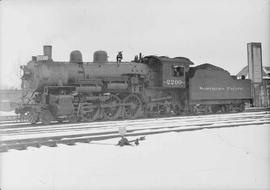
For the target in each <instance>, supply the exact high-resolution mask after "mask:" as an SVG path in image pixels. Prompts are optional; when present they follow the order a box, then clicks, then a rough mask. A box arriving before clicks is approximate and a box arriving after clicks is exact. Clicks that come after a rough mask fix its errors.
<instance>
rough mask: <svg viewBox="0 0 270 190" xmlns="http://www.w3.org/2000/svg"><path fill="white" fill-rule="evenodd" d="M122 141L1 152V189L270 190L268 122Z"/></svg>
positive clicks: (269, 133)
mask: <svg viewBox="0 0 270 190" xmlns="http://www.w3.org/2000/svg"><path fill="white" fill-rule="evenodd" d="M130 139H132V137H130ZM117 141H118V139H111V140H106V141H99V142H93V143H90V144H76V145H74V146H67V145H58V147H56V148H50V147H41V148H28V149H27V150H24V151H17V150H11V151H9V152H7V153H2V154H0V162H1V163H0V164H1V165H0V171H1V173H0V184H1V185H0V187H1V189H2V190H17V189H18V190H19V189H20V190H21V189H27V190H31V189H35V190H62V189H66V190H68V189H101V190H102V189H118V190H122V189H190V188H194V189H270V144H269V142H270V128H269V127H268V126H267V125H260V126H245V127H236V128H223V129H209V130H207V129H206V130H200V131H190V132H182V133H174V132H173V133H167V134H160V135H151V136H147V137H146V140H145V141H142V142H141V144H140V145H139V146H126V147H118V146H114V145H113V144H115V143H117Z"/></svg>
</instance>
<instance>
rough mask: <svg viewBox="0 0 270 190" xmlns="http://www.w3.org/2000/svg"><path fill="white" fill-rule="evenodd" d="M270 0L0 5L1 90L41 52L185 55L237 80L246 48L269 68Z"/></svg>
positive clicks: (30, 0)
mask: <svg viewBox="0 0 270 190" xmlns="http://www.w3.org/2000/svg"><path fill="white" fill-rule="evenodd" d="M269 21H270V0H203V1H202V0H91V1H86V0H85V1H83V0H81V1H79V0H67V1H61V0H56V1H52V0H44V1H41V0H2V1H0V27H1V28H0V43H1V46H0V64H1V83H0V85H1V86H2V87H20V79H19V73H20V69H19V66H20V65H23V64H26V63H27V61H29V60H30V59H31V56H32V55H38V54H42V46H43V45H45V44H50V45H52V46H53V59H54V60H61V61H63V60H68V59H69V53H70V51H72V50H74V49H78V50H81V52H82V54H83V59H84V61H92V59H93V56H92V55H93V52H94V51H95V50H100V49H102V50H106V51H107V52H108V54H109V59H110V60H115V56H116V53H117V52H118V51H120V50H122V51H123V55H124V60H126V61H130V60H131V59H133V58H134V56H135V55H136V54H138V53H139V52H142V53H143V55H149V54H154V55H166V56H169V57H176V56H184V57H188V58H189V59H191V60H192V61H193V62H194V63H195V64H196V65H199V64H202V63H206V62H207V63H211V64H214V65H216V66H219V67H222V68H224V69H226V70H228V71H229V72H230V73H231V74H236V73H237V72H239V71H240V70H241V69H242V68H243V67H244V66H246V65H247V53H246V52H247V50H246V44H247V43H248V42H261V43H262V47H263V64H264V65H269V63H270V61H269V51H270V38H269V34H270V22H269Z"/></svg>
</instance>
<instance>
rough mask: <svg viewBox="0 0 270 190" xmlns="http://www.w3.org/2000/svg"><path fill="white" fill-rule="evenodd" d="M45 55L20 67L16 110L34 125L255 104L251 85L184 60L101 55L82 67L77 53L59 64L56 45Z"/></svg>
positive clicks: (236, 108)
mask: <svg viewBox="0 0 270 190" xmlns="http://www.w3.org/2000/svg"><path fill="white" fill-rule="evenodd" d="M43 51H44V53H43V55H40V56H33V57H32V60H31V61H29V62H28V63H27V65H25V66H22V67H21V68H22V70H23V76H22V78H21V79H22V89H23V91H24V95H23V97H22V104H21V105H20V107H18V108H17V110H16V111H17V113H20V114H21V115H23V116H24V117H26V118H27V119H28V121H29V122H31V123H37V122H39V121H40V122H42V123H44V124H49V123H50V122H52V121H59V122H61V121H64V120H66V121H71V122H78V121H95V120H116V119H119V118H122V119H134V118H138V117H154V116H170V115H179V114H187V113H212V112H230V111H241V110H243V105H244V103H245V102H248V101H250V99H251V96H250V81H249V80H236V79H233V78H232V77H231V76H230V75H229V73H228V72H227V71H224V70H223V69H221V68H218V67H215V66H213V65H210V64H206V65H201V66H197V67H191V65H193V62H192V61H190V60H189V59H188V58H185V57H175V58H169V57H165V56H145V57H141V56H140V58H138V57H136V59H134V60H133V61H130V62H122V61H121V59H120V60H119V59H117V61H116V62H111V61H108V55H107V53H106V52H105V51H96V52H95V53H94V56H93V57H94V58H93V61H92V62H83V58H82V54H81V53H80V51H78V50H75V51H72V52H71V53H70V59H69V61H67V62H59V61H54V60H53V59H52V47H51V46H44V47H43ZM225 81H227V82H225ZM217 89H219V90H217Z"/></svg>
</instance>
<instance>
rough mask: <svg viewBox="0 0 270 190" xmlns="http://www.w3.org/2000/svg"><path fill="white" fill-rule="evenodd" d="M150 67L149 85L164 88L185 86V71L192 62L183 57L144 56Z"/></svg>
mask: <svg viewBox="0 0 270 190" xmlns="http://www.w3.org/2000/svg"><path fill="white" fill-rule="evenodd" d="M144 59H145V63H146V64H148V66H149V67H150V70H151V73H150V79H151V80H150V86H152V87H164V88H186V73H187V72H188V70H189V66H190V65H192V64H193V63H192V62H191V61H190V60H189V59H187V58H184V57H176V58H168V57H165V56H160V57H157V56H147V57H144Z"/></svg>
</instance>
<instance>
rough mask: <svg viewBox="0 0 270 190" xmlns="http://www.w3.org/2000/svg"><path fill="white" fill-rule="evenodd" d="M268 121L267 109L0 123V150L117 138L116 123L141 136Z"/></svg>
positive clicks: (130, 133)
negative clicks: (51, 123) (244, 111)
mask: <svg viewBox="0 0 270 190" xmlns="http://www.w3.org/2000/svg"><path fill="white" fill-rule="evenodd" d="M264 124H270V118H269V113H267V112H255V113H251V112H249V113H237V114H222V115H221V114H218V115H204V116H202V115H200V116H185V117H170V118H159V119H144V120H128V121H108V122H93V123H76V124H75V123H74V124H71V123H63V124H61V125H59V124H53V125H47V126H44V125H37V126H31V127H30V126H28V125H27V124H25V125H21V127H18V126H17V127H15V128H13V127H12V126H9V127H6V126H5V125H4V126H3V125H1V124H0V125H1V127H0V135H1V137H0V138H1V141H0V152H5V151H8V150H10V149H17V150H25V149H27V147H41V146H50V147H55V146H57V144H66V145H74V144H75V143H90V142H92V141H99V140H105V139H110V138H118V137H120V135H119V134H118V127H120V126H125V127H126V128H127V135H126V136H142V135H143V136H145V135H151V134H159V133H167V132H181V131H194V130H201V129H212V128H224V127H238V126H249V125H264Z"/></svg>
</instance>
